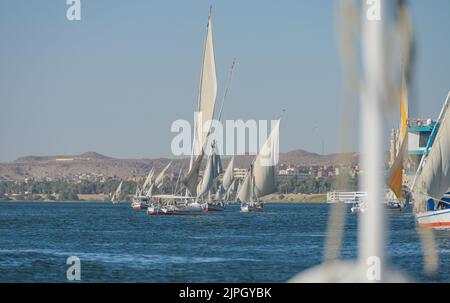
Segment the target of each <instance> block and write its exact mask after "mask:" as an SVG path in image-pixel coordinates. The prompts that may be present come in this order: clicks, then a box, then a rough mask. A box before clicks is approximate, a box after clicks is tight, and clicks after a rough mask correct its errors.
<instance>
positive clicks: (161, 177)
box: [155, 161, 172, 188]
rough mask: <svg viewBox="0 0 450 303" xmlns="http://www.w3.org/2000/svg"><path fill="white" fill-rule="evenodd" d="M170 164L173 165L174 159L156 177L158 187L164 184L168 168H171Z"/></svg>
mask: <svg viewBox="0 0 450 303" xmlns="http://www.w3.org/2000/svg"><path fill="white" fill-rule="evenodd" d="M170 165H172V161H171V162H169V164H167V165H166V167H164V168H163V170H162V171H161V172H160V173H159V175H158V177H156V179H155V185H156V187H157V188H161V186H163V184H164V177H165V175H166V172H167V170H168V169H169V167H170Z"/></svg>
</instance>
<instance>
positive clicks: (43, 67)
mask: <svg viewBox="0 0 450 303" xmlns="http://www.w3.org/2000/svg"><path fill="white" fill-rule="evenodd" d="M65 2H66V1H64V0H59V1H56V0H40V1H28V0H2V1H0V39H1V40H0V142H1V143H0V146H1V148H0V161H9V160H13V159H15V158H16V157H18V156H24V155H48V154H77V153H81V152H85V151H97V152H100V153H103V154H106V155H109V156H114V157H122V158H140V157H145V158H147V157H159V156H170V155H171V151H170V143H171V140H172V138H173V137H174V134H172V133H171V132H170V125H171V123H172V122H173V121H174V120H175V119H187V120H189V121H191V120H192V119H193V110H194V108H195V107H196V104H197V94H198V85H199V83H198V82H199V73H200V64H201V57H202V48H203V42H204V35H205V30H206V21H207V15H208V10H209V5H210V4H212V5H213V31H214V43H215V53H216V64H217V73H218V80H219V81H218V84H219V96H222V92H223V89H224V84H225V82H226V76H227V73H228V70H229V66H230V64H231V62H232V59H233V58H234V57H237V59H238V65H237V67H236V70H235V77H234V80H233V87H232V90H231V93H230V96H229V99H228V102H227V104H226V106H225V110H224V115H225V118H226V119H244V120H246V119H273V118H274V117H277V116H278V115H279V113H280V112H281V109H282V108H286V109H287V114H286V116H285V119H284V121H283V124H282V127H281V137H280V140H281V142H280V144H281V150H282V151H288V150H292V149H297V148H303V149H307V150H310V151H315V152H319V153H320V152H321V150H322V144H321V141H322V140H324V142H325V151H326V152H327V153H331V152H334V151H336V137H337V132H336V130H337V125H338V121H339V117H340V114H339V113H340V107H341V103H342V95H343V94H342V88H341V87H342V71H341V65H340V61H339V56H338V51H337V44H336V38H335V33H336V30H335V25H336V3H337V2H336V1H331V0H302V1H299V0H295V1H263V0H254V1H239V0H227V1H203V0H196V1H181V0H180V1H138V0H133V1H119V0H81V4H82V8H81V18H82V20H81V21H78V22H76V21H75V22H69V21H68V20H67V19H66V9H67V5H66V4H65ZM410 4H411V8H412V14H413V19H414V27H415V33H416V43H417V60H416V64H417V65H416V74H415V81H414V94H413V97H414V98H416V99H417V103H418V104H420V108H419V109H418V112H419V114H420V115H421V116H422V117H429V116H431V117H435V116H437V114H438V112H439V110H440V107H441V105H442V102H443V100H444V97H445V96H446V94H447V91H448V90H449V89H450V39H449V38H450V37H449V36H450V18H449V16H450V0H433V1H423V0H413V1H410ZM316 126H318V130H315V127H316Z"/></svg>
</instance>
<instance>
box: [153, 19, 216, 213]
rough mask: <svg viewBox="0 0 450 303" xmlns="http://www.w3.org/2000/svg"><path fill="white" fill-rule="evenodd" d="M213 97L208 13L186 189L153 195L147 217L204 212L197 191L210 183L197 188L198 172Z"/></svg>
mask: <svg viewBox="0 0 450 303" xmlns="http://www.w3.org/2000/svg"><path fill="white" fill-rule="evenodd" d="M216 96H217V78H216V65H215V59H214V46H213V36H212V25H211V11H210V14H209V16H208V24H207V30H206V38H205V47H204V52H203V62H202V69H201V77H200V89H199V99H198V110H197V112H198V115H197V116H196V119H195V121H194V140H193V144H192V156H191V160H190V164H189V171H188V173H187V175H186V176H185V178H184V179H183V180H182V184H183V185H184V186H185V188H186V195H184V196H179V195H169V196H167V195H156V196H153V200H155V199H158V201H159V203H158V205H156V206H155V208H153V206H152V208H150V209H148V210H147V213H148V214H149V215H188V214H200V213H202V212H203V210H202V206H201V204H200V203H198V201H197V200H198V199H197V198H198V193H197V190H200V191H203V190H204V189H205V188H208V183H209V182H210V181H209V179H208V180H207V181H205V183H203V181H202V183H203V185H200V184H199V170H200V165H201V163H202V160H203V157H204V155H205V147H206V144H207V141H208V137H209V135H210V129H211V123H212V120H213V118H214V110H215V104H216ZM205 130H207V131H205ZM205 173H206V172H205ZM203 179H205V178H203Z"/></svg>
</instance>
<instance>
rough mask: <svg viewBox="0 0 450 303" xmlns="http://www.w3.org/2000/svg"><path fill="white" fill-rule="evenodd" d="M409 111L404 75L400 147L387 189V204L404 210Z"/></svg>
mask: <svg viewBox="0 0 450 303" xmlns="http://www.w3.org/2000/svg"><path fill="white" fill-rule="evenodd" d="M408 111H409V108H408V90H407V87H406V79H405V76H403V81H402V93H401V102H400V134H399V137H400V138H399V140H400V142H399V143H400V148H399V150H398V152H397V156H396V158H395V160H394V163H393V164H392V166H391V169H390V174H389V187H390V191H389V190H386V191H385V200H386V206H387V208H390V209H399V210H402V209H404V208H405V207H406V206H407V201H406V198H405V193H404V190H403V162H404V161H405V156H406V155H407V153H408Z"/></svg>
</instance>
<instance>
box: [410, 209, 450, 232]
mask: <svg viewBox="0 0 450 303" xmlns="http://www.w3.org/2000/svg"><path fill="white" fill-rule="evenodd" d="M416 220H417V223H418V224H419V226H421V227H428V228H434V229H448V228H450V209H444V210H437V211H427V212H423V213H418V214H416Z"/></svg>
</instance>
